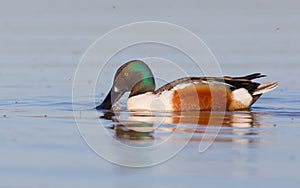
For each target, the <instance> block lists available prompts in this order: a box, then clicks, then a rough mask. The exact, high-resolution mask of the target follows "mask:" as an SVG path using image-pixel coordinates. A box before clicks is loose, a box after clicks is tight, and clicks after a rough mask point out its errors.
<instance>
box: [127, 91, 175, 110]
mask: <svg viewBox="0 0 300 188" xmlns="http://www.w3.org/2000/svg"><path fill="white" fill-rule="evenodd" d="M172 96H173V91H164V92H162V93H161V94H160V95H154V94H153V93H152V92H148V93H144V94H141V95H137V96H133V97H130V98H128V100H127V109H128V110H129V111H172V103H171V99H172Z"/></svg>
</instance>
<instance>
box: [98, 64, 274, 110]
mask: <svg viewBox="0 0 300 188" xmlns="http://www.w3.org/2000/svg"><path fill="white" fill-rule="evenodd" d="M261 77H265V75H262V74H260V73H255V74H251V75H248V76H243V77H229V76H225V77H185V78H180V79H178V80H175V81H173V82H171V83H168V84H166V85H164V86H162V87H161V88H159V89H157V90H156V91H155V81H154V77H153V74H152V71H151V70H150V68H149V67H148V65H146V64H145V63H144V62H142V61H140V60H133V61H129V62H127V63H125V64H124V65H122V66H121V67H120V68H119V69H118V70H117V72H116V74H115V77H114V82H113V86H112V88H111V90H110V92H109V93H108V95H107V96H106V98H105V99H104V101H103V102H102V104H100V105H99V106H97V107H96V109H98V110H99V109H111V107H112V105H113V104H115V103H116V102H117V101H118V100H119V99H120V98H121V96H122V95H123V94H124V93H125V92H130V95H129V98H128V100H127V109H128V110H129V111H140V110H143V111H144V110H145V111H194V110H228V111H233V110H244V109H249V108H250V106H251V105H252V104H253V103H254V102H255V101H256V100H257V99H258V98H259V97H260V96H261V95H262V94H263V93H266V92H268V91H271V90H273V89H275V88H276V87H277V85H278V83H277V82H269V83H264V84H260V83H257V82H253V81H252V80H253V79H256V78H261Z"/></svg>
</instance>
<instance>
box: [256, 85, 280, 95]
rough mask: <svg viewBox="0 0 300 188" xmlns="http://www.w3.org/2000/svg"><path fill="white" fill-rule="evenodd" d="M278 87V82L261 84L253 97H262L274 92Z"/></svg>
mask: <svg viewBox="0 0 300 188" xmlns="http://www.w3.org/2000/svg"><path fill="white" fill-rule="evenodd" d="M277 86H278V82H268V83H264V84H261V85H260V86H258V88H257V89H256V90H255V91H254V92H253V93H252V95H260V94H263V93H266V92H269V91H272V90H273V89H275V88H276V87H277Z"/></svg>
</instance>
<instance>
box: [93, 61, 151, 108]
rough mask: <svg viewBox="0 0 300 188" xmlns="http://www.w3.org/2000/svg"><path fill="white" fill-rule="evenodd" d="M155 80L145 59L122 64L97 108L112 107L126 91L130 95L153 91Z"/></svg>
mask: <svg viewBox="0 0 300 188" xmlns="http://www.w3.org/2000/svg"><path fill="white" fill-rule="evenodd" d="M154 89H155V81H154V78H153V74H152V72H151V70H150V68H149V67H148V65H146V64H145V63H144V62H143V61H140V60H133V61H129V62H127V63H125V64H124V65H122V66H121V67H120V68H119V69H118V70H117V72H116V74H115V78H114V83H113V85H112V88H111V90H110V92H109V93H108V95H107V96H106V98H105V99H104V101H103V102H102V104H101V105H99V106H97V107H96V108H97V109H110V108H111V107H112V105H113V104H114V103H116V102H117V101H118V100H119V99H120V98H121V97H122V95H123V94H124V93H125V92H130V95H129V97H131V96H135V95H139V94H142V93H146V92H153V91H154Z"/></svg>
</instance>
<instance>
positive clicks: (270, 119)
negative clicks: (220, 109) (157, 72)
mask: <svg viewBox="0 0 300 188" xmlns="http://www.w3.org/2000/svg"><path fill="white" fill-rule="evenodd" d="M16 4H18V6H16ZM135 4H138V3H137V2H136V3H127V2H126V3H125V2H114V1H113V2H106V3H103V2H102V3H100V2H92V3H91V4H89V3H86V2H85V1H80V0H77V1H72V2H71V1H68V0H66V1H57V2H56V1H53V2H51V3H49V2H43V1H35V0H30V1H24V2H14V1H9V2H5V3H3V5H1V7H0V25H1V28H2V29H1V30H0V34H1V35H0V65H1V69H0V89H1V92H0V128H1V130H0V151H1V155H0V187H121V186H122V187H183V186H189V187H199V186H203V187H241V186H242V187H262V186H263V187H271V186H272V187H282V186H297V185H298V184H299V173H300V171H299V169H300V162H299V160H300V152H299V145H300V139H299V138H300V126H299V125H300V120H299V119H300V100H299V93H300V82H299V76H300V72H299V68H300V66H299V60H300V56H299V53H298V52H299V50H300V49H299V45H298V44H299V42H300V38H299V32H300V25H299V24H298V20H299V17H300V14H299V10H298V7H299V3H297V2H295V1H285V2H280V1H276V2H273V1H272V2H271V1H251V2H250V1H249V2H240V1H230V2H226V3H225V2H215V1H213V2H202V3H200V4H198V3H197V2H193V3H191V4H187V3H186V2H182V3H181V2H173V1H172V2H164V3H163V2H160V3H154V2H148V3H146V4H144V5H145V6H143V7H146V8H134V9H133V7H135ZM216 4H218V5H219V6H217V7H216ZM157 5H159V6H157ZM183 7H187V8H183ZM154 9H155V11H154ZM173 9H174V10H173ZM166 10H168V11H166ZM179 12H185V14H184V15H179V14H178V13H179ZM141 20H164V21H168V22H172V23H175V24H179V25H182V26H184V27H186V28H188V29H190V30H191V31H193V32H194V33H196V34H197V35H199V36H200V37H202V38H203V40H204V41H205V42H206V43H207V44H208V46H209V47H210V48H211V49H212V51H213V52H214V54H215V55H216V57H217V59H218V61H219V64H220V67H221V69H222V72H223V73H224V74H225V75H233V76H235V75H236V76H239V75H244V74H249V73H253V72H262V73H264V74H267V75H268V77H267V78H265V79H261V80H258V81H261V82H267V81H278V82H279V87H278V89H276V90H275V91H272V92H270V93H267V94H265V95H263V96H262V97H261V98H260V99H259V100H258V101H257V103H255V104H254V106H253V107H252V108H251V110H250V111H242V112H226V113H225V114H224V116H223V115H222V114H219V115H218V114H215V115H214V116H213V117H211V116H212V114H211V113H208V112H201V113H200V114H198V113H196V114H195V112H190V113H182V114H178V113H175V114H171V113H163V114H161V113H154V114H151V115H150V116H149V115H147V116H146V115H140V114H131V113H129V112H127V111H126V109H125V107H124V105H123V106H121V107H122V108H121V110H120V111H118V112H117V113H116V111H115V113H114V114H112V113H111V112H101V111H98V112H97V111H96V110H94V107H95V105H96V104H95V103H94V101H93V102H91V101H89V102H79V103H73V102H72V84H73V80H74V75H75V70H76V66H77V64H78V62H79V60H80V58H81V56H82V55H83V53H84V51H85V50H86V49H87V48H88V46H89V45H90V44H91V43H92V42H93V41H94V40H95V39H96V38H97V37H98V36H99V35H102V34H104V33H105V32H107V31H109V30H110V29H113V28H115V27H117V26H120V25H122V24H125V23H130V22H133V21H141ZM140 50H141V49H140ZM138 53H141V55H140V56H143V54H147V53H146V52H145V51H143V50H141V51H138ZM159 53H160V54H159V55H162V54H164V51H160V52H159ZM130 55H131V54H130V53H128V54H125V55H124V54H123V57H119V58H120V59H122V58H123V59H127V58H132V57H131V56H130ZM155 55H156V54H155ZM140 56H139V57H140ZM170 56H171V57H172V58H173V59H174V60H176V59H178V57H177V55H176V54H175V55H174V54H171V55H170ZM134 58H138V57H134ZM116 68H117V67H112V68H111V69H109V70H110V71H111V72H114V71H115V69H116ZM161 73H162V74H163V73H166V74H168V73H169V72H168V69H166V68H164V67H162V69H161ZM109 77H111V79H112V77H113V74H111V75H107V79H108V80H109V79H110V78H109ZM105 84H106V86H105V87H103V88H100V89H101V92H103V93H104V94H105V93H106V92H107V87H109V86H110V83H105ZM159 84H160V85H161V84H163V83H160V82H158V85H159ZM97 94H99V96H96V97H95V101H96V103H97V104H99V103H100V101H101V99H102V98H103V96H102V95H101V93H97ZM123 104H124V99H123ZM73 107H74V108H75V110H74V109H73ZM78 109H80V110H78ZM74 113H75V115H76V114H82V116H81V118H80V119H79V120H77V123H78V122H83V123H84V125H86V127H94V128H96V129H97V128H99V127H102V125H103V126H104V130H105V131H106V133H107V135H109V136H110V139H111V140H107V139H105V138H104V137H97V136H96V134H97V132H95V136H94V137H92V138H90V139H91V140H92V141H95V142H98V143H100V146H101V147H100V148H103V149H106V150H107V151H110V152H115V153H117V154H116V156H115V157H116V159H117V160H120V161H122V162H125V163H126V162H134V161H141V159H144V158H149V159H151V158H154V157H156V154H155V151H151V152H152V153H151V152H149V153H147V152H144V153H125V154H126V155H125V154H124V152H123V151H118V147H115V146H116V144H111V143H113V141H114V140H117V141H118V142H119V143H121V144H126V145H129V146H133V147H142V146H143V147H145V146H149V145H151V144H160V143H164V142H165V141H167V143H169V144H170V145H169V147H170V148H169V149H168V148H167V149H164V150H162V151H160V153H161V154H162V155H163V154H167V153H168V152H170V150H171V148H176V147H178V146H179V145H180V144H182V143H183V142H185V141H187V140H189V142H187V145H185V147H184V148H183V149H182V150H180V152H178V153H176V155H174V156H173V157H172V158H170V159H168V160H167V161H165V162H164V163H161V164H159V165H157V166H153V167H149V168H126V167H121V166H117V165H115V164H112V163H110V162H109V161H107V160H105V159H103V158H102V157H101V156H99V155H97V153H95V152H94V151H93V150H92V148H91V147H90V146H91V145H90V146H89V145H88V144H87V143H86V142H85V140H84V139H86V138H85V136H86V135H84V134H80V133H82V132H80V131H85V130H84V129H81V130H80V131H79V129H78V127H77V124H76V120H75V117H74ZM210 118H212V120H213V122H221V123H215V124H216V125H215V124H214V125H210V126H207V124H208V119H210ZM95 122H97V123H96V124H95ZM145 123H146V124H145ZM141 124H142V125H143V126H141ZM221 124H222V126H220V125H221ZM86 133H91V135H93V132H86ZM215 136H216V137H215ZM214 138H215V139H214ZM212 140H213V141H214V142H213V144H212V145H211V146H210V147H209V148H208V149H207V150H205V152H199V147H200V143H201V142H203V143H210V142H211V141H212ZM110 142H111V143H110ZM101 143H105V144H103V145H101ZM93 149H95V148H93ZM122 152H123V153H122Z"/></svg>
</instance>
